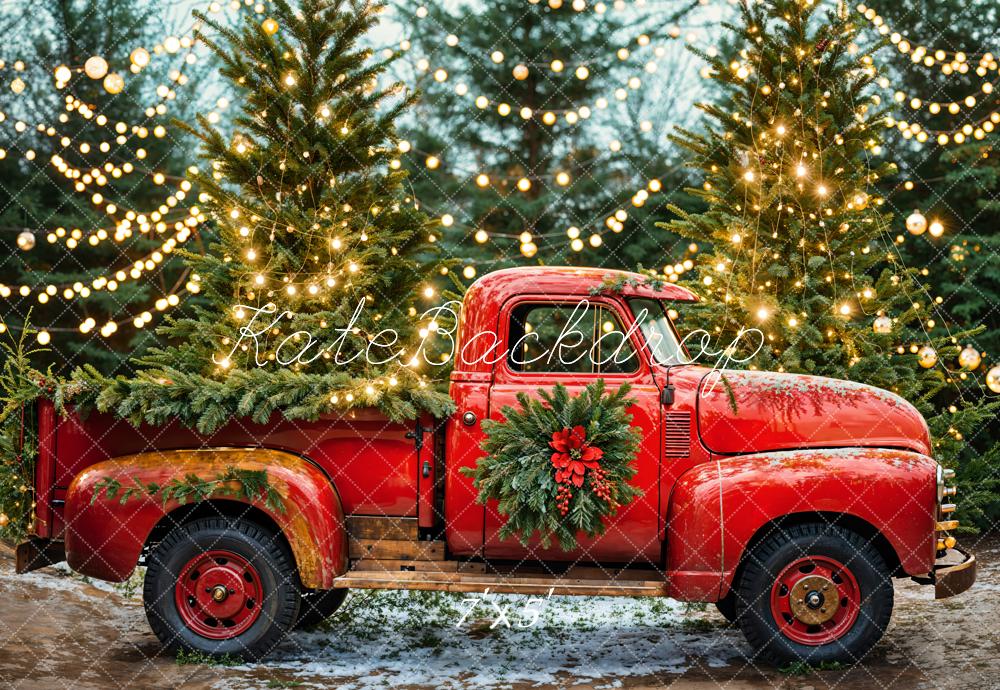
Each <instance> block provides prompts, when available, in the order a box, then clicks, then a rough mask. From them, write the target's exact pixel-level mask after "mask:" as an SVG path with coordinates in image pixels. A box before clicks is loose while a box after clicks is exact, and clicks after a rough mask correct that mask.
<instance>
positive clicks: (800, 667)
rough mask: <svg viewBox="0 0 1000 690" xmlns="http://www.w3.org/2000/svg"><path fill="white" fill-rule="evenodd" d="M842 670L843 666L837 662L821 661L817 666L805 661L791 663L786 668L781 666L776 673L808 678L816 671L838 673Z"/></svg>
mask: <svg viewBox="0 0 1000 690" xmlns="http://www.w3.org/2000/svg"><path fill="white" fill-rule="evenodd" d="M842 668H844V665H843V664H842V663H840V662H839V661H821V662H820V663H819V664H817V665H813V664H810V663H808V662H805V661H793V662H792V663H790V664H788V665H787V666H782V667H781V668H779V669H778V671H780V672H781V673H784V674H785V675H786V676H808V675H810V674H812V673H816V672H817V671H839V670H840V669H842Z"/></svg>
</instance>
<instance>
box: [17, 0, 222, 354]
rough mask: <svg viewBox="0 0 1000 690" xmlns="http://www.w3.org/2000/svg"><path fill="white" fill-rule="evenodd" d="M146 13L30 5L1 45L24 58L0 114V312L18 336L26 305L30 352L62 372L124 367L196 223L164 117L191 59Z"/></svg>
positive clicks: (136, 7) (179, 145)
mask: <svg viewBox="0 0 1000 690" xmlns="http://www.w3.org/2000/svg"><path fill="white" fill-rule="evenodd" d="M158 10H159V6H158V4H157V3H155V2H144V1H143V2H135V1H134V0H106V1H103V2H85V3H66V2H59V1H57V0H41V1H40V2H37V3H34V5H33V8H32V13H33V14H34V15H35V16H36V21H34V22H25V26H24V30H20V31H17V32H13V33H12V37H11V44H10V45H9V46H8V48H9V49H10V51H11V54H13V55H17V56H20V57H21V58H23V59H21V60H17V61H16V63H15V64H9V65H8V67H14V68H15V69H14V73H15V76H14V77H11V80H12V86H13V80H15V79H16V83H17V85H16V87H14V88H16V92H15V93H10V92H8V93H7V95H8V96H10V99H9V100H8V99H6V97H5V100H4V105H3V108H2V113H0V149H3V152H4V153H3V155H2V156H0V178H2V179H3V180H4V182H3V183H2V184H0V274H2V275H3V278H2V281H0V282H2V283H3V285H2V286H0V315H2V321H3V323H4V325H5V327H7V328H11V329H14V330H20V329H21V328H22V327H23V324H24V318H25V316H26V314H27V312H28V310H29V309H31V310H33V311H32V318H33V321H34V325H35V326H37V327H38V329H39V333H38V334H37V336H38V338H39V340H40V342H42V343H43V344H45V345H47V346H48V347H49V350H48V351H47V352H41V353H38V354H37V355H36V360H38V362H39V363H42V362H48V363H53V364H56V365H57V366H58V367H59V368H60V369H62V370H68V369H71V368H72V367H73V366H75V365H78V364H79V363H81V362H84V361H85V362H88V363H91V364H93V365H95V366H97V367H99V368H100V369H101V370H102V371H105V372H120V371H122V368H123V367H126V368H127V358H128V354H129V353H134V352H137V351H140V350H141V349H143V348H144V347H146V346H148V345H149V344H150V343H151V342H153V341H154V340H155V338H153V337H152V333H151V331H150V329H148V328H144V327H145V326H147V325H149V324H150V323H152V322H153V321H154V319H155V318H156V317H158V316H159V312H160V311H163V310H164V309H172V308H174V307H175V306H179V304H180V302H181V301H182V299H183V298H184V297H185V295H186V291H185V289H184V284H185V280H184V270H183V267H182V266H180V263H179V262H178V261H176V260H173V259H172V254H171V253H170V249H171V248H172V247H173V246H175V245H179V244H182V243H183V242H184V241H187V240H195V241H197V239H198V227H197V219H196V218H194V217H193V216H192V215H191V214H190V213H189V210H190V206H191V204H190V199H191V198H193V192H192V190H191V185H190V182H187V181H185V180H183V177H182V176H183V174H184V168H185V165H186V163H185V162H184V160H183V159H184V153H185V151H186V148H185V144H189V143H190V141H187V140H186V138H185V137H184V136H183V134H182V133H181V132H180V131H179V130H178V129H177V128H175V127H172V126H171V125H170V117H171V116H173V117H177V116H183V114H184V112H185V108H186V107H187V106H188V105H191V104H193V103H194V101H195V99H194V98H189V96H190V95H191V93H192V90H193V89H194V86H193V84H194V83H196V82H197V81H199V77H200V76H201V70H202V69H203V66H202V65H200V64H192V63H191V62H190V61H188V60H187V59H186V58H187V57H188V56H189V55H191V53H190V50H189V46H188V47H185V46H183V45H181V40H180V39H179V38H177V37H173V39H172V41H170V42H167V41H164V39H165V38H166V37H165V36H164V35H163V33H162V31H161V30H160V28H159V26H160V22H159V21H158V18H159V16H158ZM164 42H166V43H167V44H168V47H169V48H170V50H169V51H168V50H166V49H165V48H164V45H163V43H164ZM174 42H176V44H175V43H174ZM191 57H192V58H193V57H194V56H193V55H191ZM189 79H190V80H192V81H191V84H190V85H187V84H188V80H189ZM6 89H7V85H6V83H5V91H6ZM178 91H179V92H180V97H179V98H177V97H176V96H177V92H178ZM185 197H187V198H188V201H187V202H185V201H184V199H185ZM136 262H141V264H140V267H137V263H136ZM144 314H145V315H146V316H144ZM153 315H156V317H154V316H153ZM147 317H148V318H147Z"/></svg>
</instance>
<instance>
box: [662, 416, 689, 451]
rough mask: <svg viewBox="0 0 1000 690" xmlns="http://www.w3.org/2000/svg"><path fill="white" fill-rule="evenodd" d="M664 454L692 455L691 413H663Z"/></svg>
mask: <svg viewBox="0 0 1000 690" xmlns="http://www.w3.org/2000/svg"><path fill="white" fill-rule="evenodd" d="M663 455H664V457H668V458H686V457H688V456H690V455H691V413H690V412H664V413H663Z"/></svg>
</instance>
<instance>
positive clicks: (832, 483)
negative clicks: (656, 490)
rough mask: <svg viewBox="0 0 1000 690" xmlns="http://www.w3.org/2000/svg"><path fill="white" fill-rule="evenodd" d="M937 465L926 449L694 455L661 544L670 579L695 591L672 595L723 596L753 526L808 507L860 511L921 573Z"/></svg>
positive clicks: (904, 562)
mask: <svg viewBox="0 0 1000 690" xmlns="http://www.w3.org/2000/svg"><path fill="white" fill-rule="evenodd" d="M936 466H937V463H936V462H935V461H934V460H933V459H931V458H929V457H927V456H926V455H921V454H919V453H913V452H909V451H902V450H891V449H879V448H843V449H832V450H819V449H815V450H812V449H811V450H797V451H783V452H776V453H759V454H754V455H741V456H732V457H722V458H719V457H716V458H715V462H711V463H705V464H703V465H698V466H696V467H694V468H692V469H691V470H689V471H688V472H687V473H685V474H684V475H682V476H681V477H680V479H679V480H678V482H677V486H676V487H675V489H674V493H673V495H672V497H671V505H670V510H669V523H668V542H669V543H668V548H667V574H668V580H669V576H670V575H671V574H674V575H675V576H681V578H682V582H687V583H689V585H688V586H689V588H690V587H694V589H697V590H698V591H697V592H690V593H689V592H685V591H676V592H674V593H673V594H672V596H676V597H677V598H682V599H688V600H691V599H697V598H699V597H701V598H703V599H705V600H707V601H713V600H715V599H717V598H718V597H720V596H722V595H723V594H725V592H726V591H728V589H729V586H730V585H731V583H732V580H733V577H734V576H735V574H736V568H737V567H738V566H739V563H740V560H741V559H742V557H743V555H744V552H745V550H746V548H747V545H748V544H749V543H750V542H751V540H752V539H753V538H754V536H755V535H756V534H757V533H758V532H759V531H760V530H762V529H763V528H765V527H766V526H767V525H768V524H770V523H772V522H773V521H775V520H778V519H781V518H784V517H789V516H797V515H808V514H820V513H821V514H823V515H824V516H825V517H824V519H830V516H834V517H835V516H851V517H853V518H857V519H860V520H863V521H864V522H866V523H868V524H869V525H871V526H872V527H873V528H874V529H875V530H876V531H878V532H879V533H880V534H881V535H882V536H883V537H885V540H886V541H887V542H888V543H889V545H890V546H891V547H892V549H893V550H894V551H895V553H896V556H897V557H898V559H899V562H900V565H901V567H902V569H903V571H904V572H905V573H906V574H908V575H924V574H926V573H928V572H929V571H930V570H931V569H932V568H933V565H934V541H933V538H934V519H935V506H936V494H935V471H936ZM713 584H714V586H715V587H716V588H717V589H716V591H715V592H714V594H713V595H712V596H709V597H707V598H705V593H706V591H707V590H709V589H710V588H711V587H712V586H713ZM695 585H696V586H695ZM682 589H683V588H682Z"/></svg>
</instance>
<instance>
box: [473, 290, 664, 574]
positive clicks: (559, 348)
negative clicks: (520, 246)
mask: <svg viewBox="0 0 1000 690" xmlns="http://www.w3.org/2000/svg"><path fill="white" fill-rule="evenodd" d="M630 323H631V316H630V315H629V312H628V311H627V310H626V309H625V308H624V305H623V304H622V303H620V302H618V301H617V300H614V299H611V298H605V297H591V298H587V299H584V300H580V299H579V298H576V297H566V298H554V297H551V296H546V297H541V296H538V297H534V296H522V297H518V298H515V299H513V300H511V301H510V302H508V303H507V304H506V305H505V306H504V308H503V309H502V310H501V312H500V323H499V324H498V325H499V328H498V331H499V335H500V337H501V342H503V343H505V344H506V348H507V353H506V356H505V358H503V359H501V360H500V361H498V362H497V363H496V364H494V376H493V385H492V386H491V388H490V394H489V417H490V419H501V418H502V414H501V409H502V408H503V407H504V406H505V405H512V406H516V405H517V401H516V395H517V394H518V393H521V392H524V393H527V394H528V395H529V396H537V395H538V390H539V389H540V388H544V389H550V388H551V387H552V386H554V385H555V384H556V383H562V384H563V385H565V386H566V387H567V388H568V389H569V391H570V393H571V394H577V393H579V392H580V391H581V390H582V389H583V388H584V387H586V386H587V384H589V383H592V382H593V381H595V380H597V379H599V378H603V379H605V381H606V382H607V385H608V388H614V387H617V386H619V385H620V384H621V383H622V382H625V381H627V382H629V383H631V384H632V386H633V388H632V392H631V396H632V398H633V400H634V405H633V406H632V407H631V408H630V410H629V412H630V413H631V414H632V416H633V421H632V423H633V424H634V425H635V426H637V427H639V428H640V429H641V430H642V442H641V445H640V449H639V454H638V457H637V458H636V460H635V463H636V468H637V470H638V471H637V473H636V475H635V477H633V479H632V483H633V484H634V485H635V486H637V487H639V488H640V489H641V490H642V492H643V495H642V496H641V497H639V498H636V499H635V500H634V501H633V502H632V503H631V504H630V505H628V506H625V507H624V508H620V509H619V511H618V513H617V515H615V516H614V517H612V518H610V519H609V520H608V521H607V522H606V531H605V534H604V535H603V536H600V537H596V538H593V539H588V538H586V537H585V536H581V538H580V539H579V543H580V548H579V549H577V550H576V551H572V552H565V551H562V550H561V549H560V548H559V547H558V545H555V544H554V545H552V546H550V547H549V548H547V549H546V548H542V547H541V545H540V541H539V540H538V539H537V538H535V539H533V540H532V541H531V542H529V544H528V545H527V546H522V545H521V543H520V542H519V541H518V540H517V539H516V538H513V537H512V538H509V539H506V540H501V539H500V538H499V536H498V533H499V530H500V528H501V526H502V525H503V523H504V520H505V518H504V516H502V515H500V514H499V513H498V512H497V509H496V503H495V502H490V503H489V504H488V505H487V506H486V508H485V510H486V516H485V535H484V546H485V555H486V557H487V558H490V559H528V560H561V561H581V562H605V563H628V564H638V563H652V564H655V563H658V562H659V561H660V553H661V551H660V539H659V530H658V502H659V476H660V466H659V465H660V402H659V390H658V389H657V387H656V384H655V382H654V381H653V376H652V372H651V371H650V368H649V363H648V361H647V360H646V358H645V357H644V356H643V354H642V341H641V340H640V337H639V336H638V334H636V333H628V324H630ZM526 334H532V335H530V336H529V337H525V335H526ZM601 335H605V337H604V338H603V339H601V338H600V336H601ZM595 343H598V344H599V345H600V347H602V348H603V349H604V352H601V351H600V350H598V349H596V347H595ZM515 344H516V345H517V347H516V348H514V347H512V345H515ZM619 345H620V346H621V347H619ZM592 348H594V354H593V356H591V350H592ZM609 349H610V350H611V351H617V356H615V357H614V358H610V357H609V356H610V355H611V354H612V352H609V351H608V350H609ZM605 359H608V360H609V361H607V362H606V363H602V360H605Z"/></svg>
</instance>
